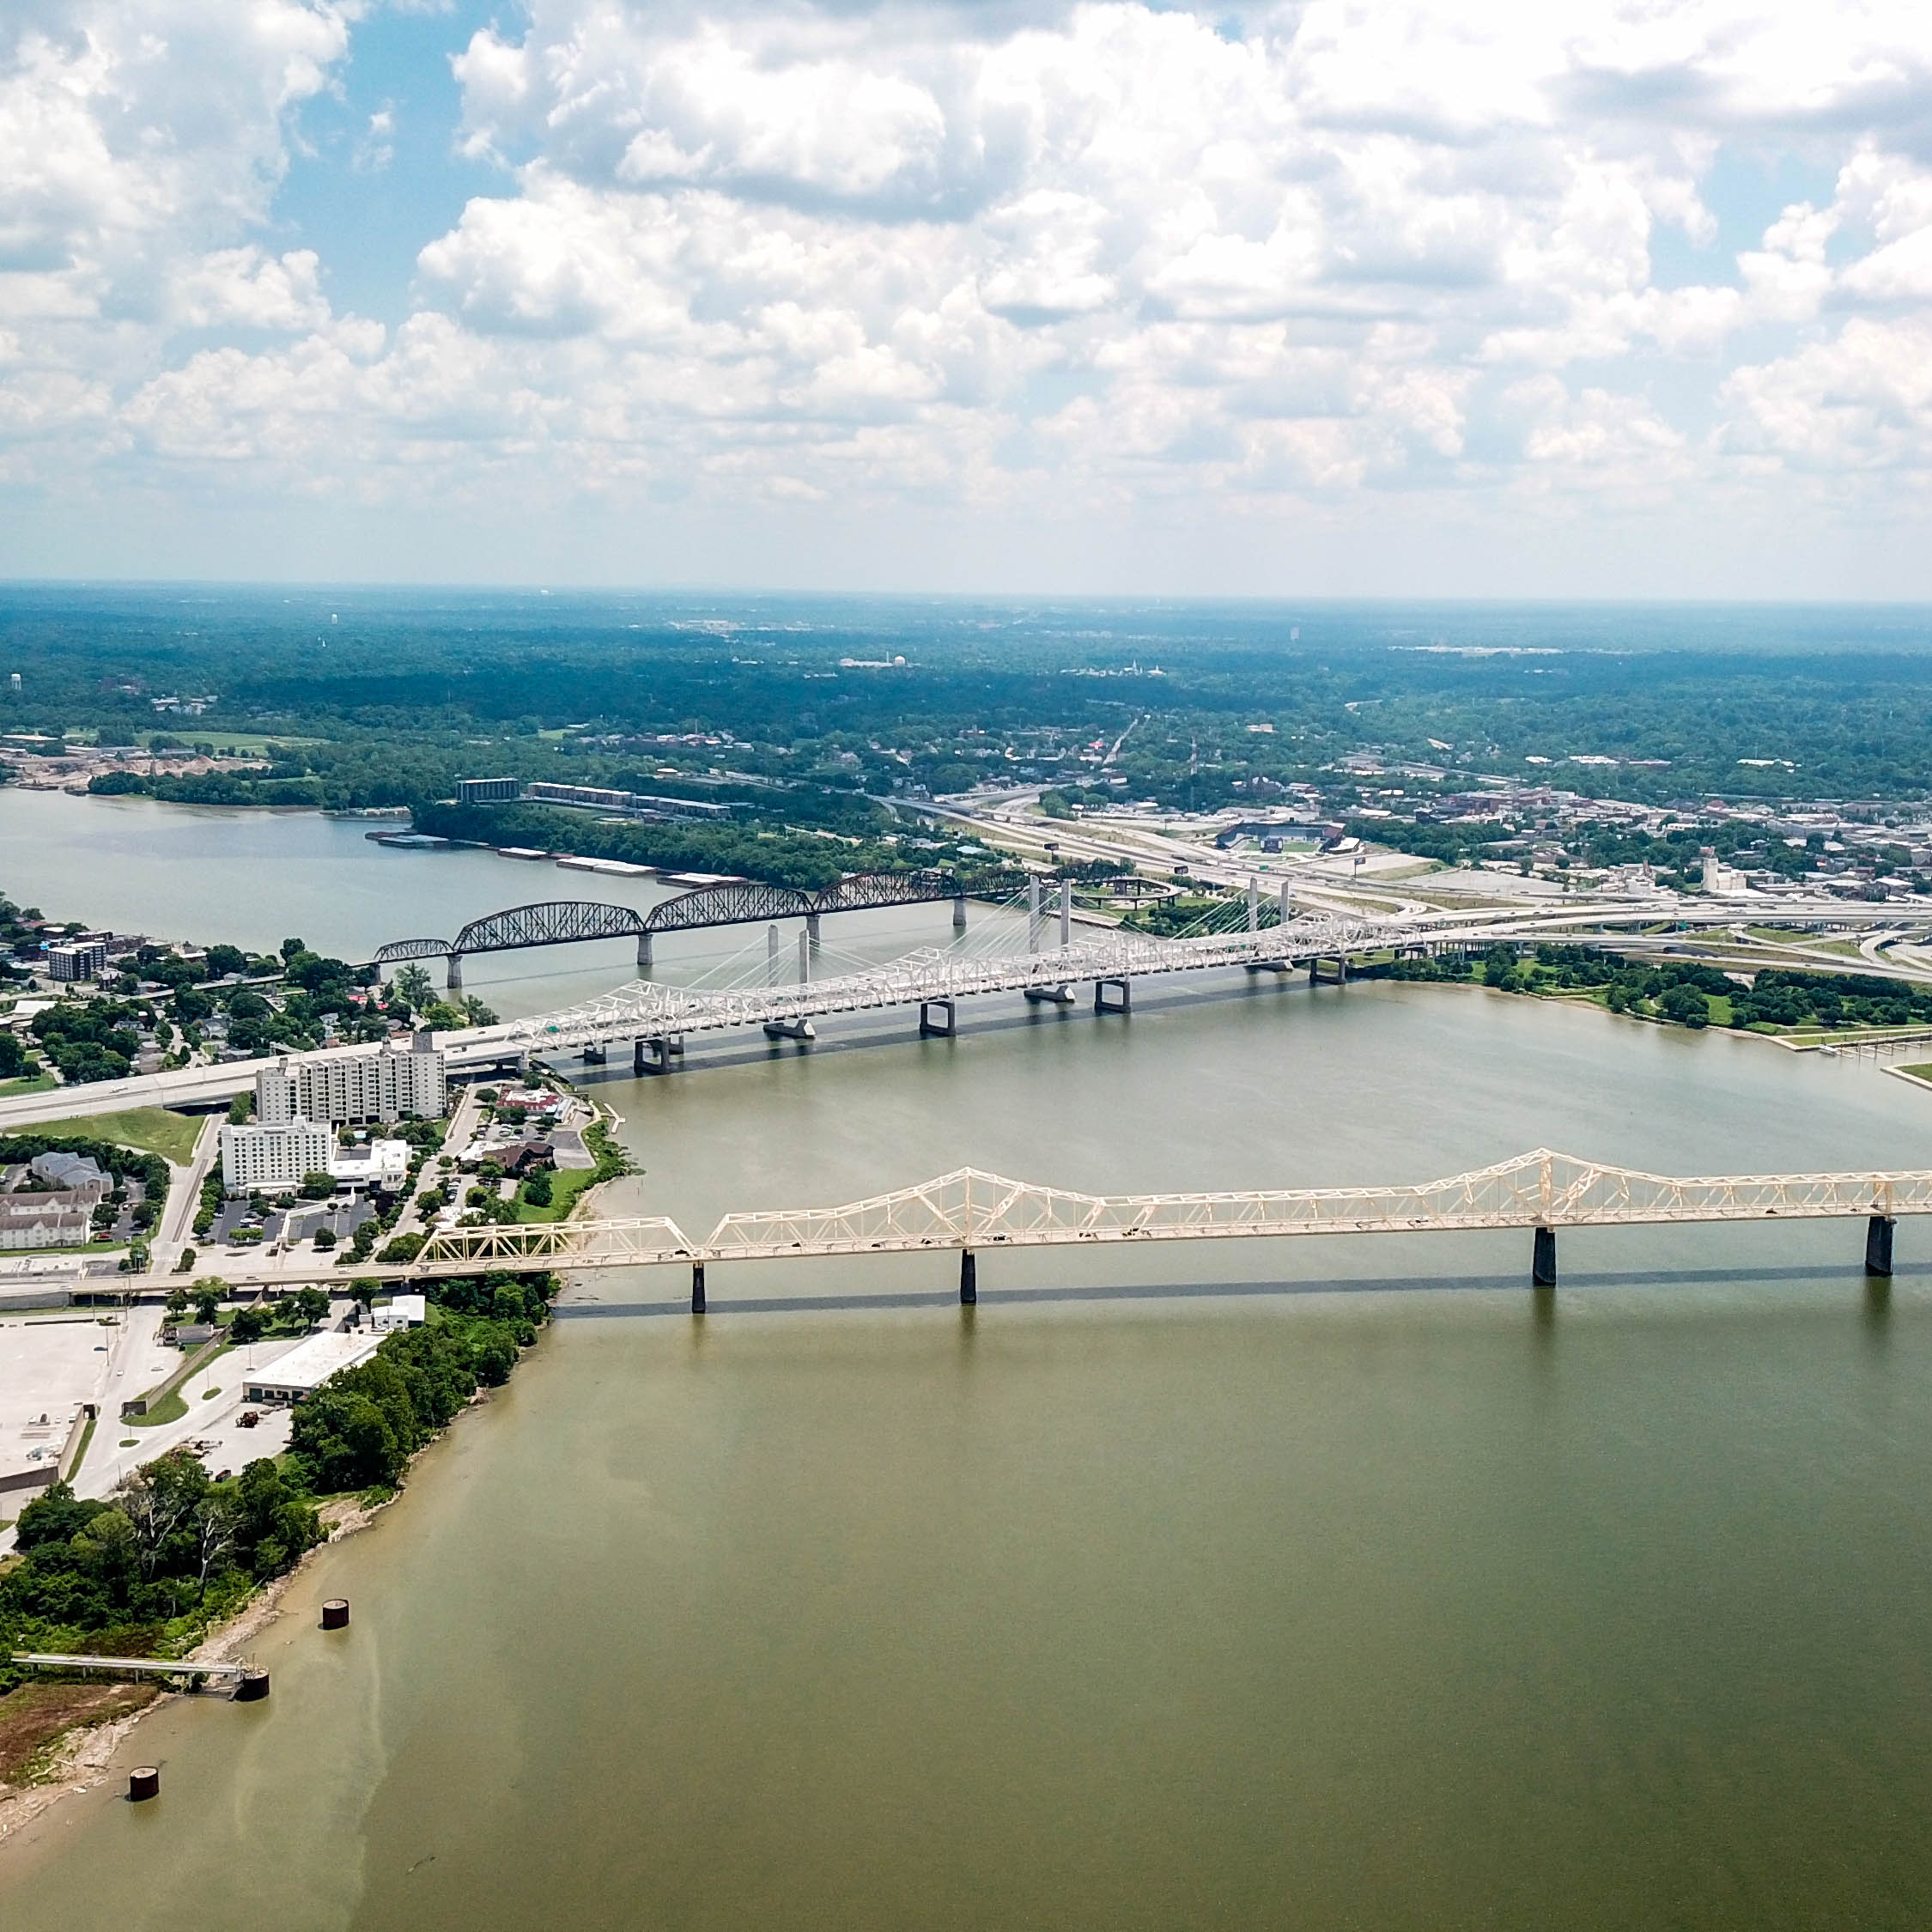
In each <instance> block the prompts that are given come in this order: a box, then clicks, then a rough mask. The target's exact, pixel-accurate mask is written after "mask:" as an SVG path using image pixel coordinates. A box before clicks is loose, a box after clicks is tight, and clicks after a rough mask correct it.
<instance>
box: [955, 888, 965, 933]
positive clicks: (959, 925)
mask: <svg viewBox="0 0 1932 1932" xmlns="http://www.w3.org/2000/svg"><path fill="white" fill-rule="evenodd" d="M952 929H953V931H954V932H955V933H963V932H964V931H965V930H966V895H965V894H964V893H963V892H962V893H961V894H960V895H959V896H958V897H957V898H956V899H955V900H954V901H953V902H952Z"/></svg>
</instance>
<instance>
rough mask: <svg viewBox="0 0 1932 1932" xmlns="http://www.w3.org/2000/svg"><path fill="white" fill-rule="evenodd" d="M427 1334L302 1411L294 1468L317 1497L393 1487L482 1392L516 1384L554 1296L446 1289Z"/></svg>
mask: <svg viewBox="0 0 1932 1932" xmlns="http://www.w3.org/2000/svg"><path fill="white" fill-rule="evenodd" d="M432 1292H434V1294H435V1296H436V1298H437V1301H438V1303H439V1304H440V1308H441V1309H442V1316H441V1318H440V1319H439V1320H437V1321H432V1322H431V1323H430V1324H429V1325H428V1327H422V1328H410V1329H405V1330H403V1331H401V1332H399V1333H398V1334H393V1335H389V1336H386V1338H385V1339H384V1340H383V1343H382V1346H381V1347H380V1348H379V1349H378V1350H377V1351H376V1352H375V1354H374V1357H373V1358H371V1359H370V1360H368V1361H367V1362H365V1363H362V1364H361V1365H360V1366H358V1367H356V1368H353V1369H345V1370H343V1371H342V1372H341V1373H340V1374H339V1375H335V1376H331V1377H330V1378H329V1380H328V1381H327V1382H325V1383H324V1384H323V1386H322V1387H321V1388H319V1389H318V1390H317V1391H316V1392H315V1394H313V1395H312V1396H311V1397H310V1398H309V1399H308V1400H307V1401H306V1402H304V1403H303V1404H302V1405H301V1407H300V1408H299V1409H297V1410H296V1412H295V1432H294V1435H293V1437H291V1439H290V1442H289V1470H290V1472H291V1473H292V1474H293V1475H294V1476H295V1479H297V1480H298V1481H300V1482H301V1483H302V1484H303V1485H304V1486H306V1487H308V1488H311V1489H313V1490H315V1491H317V1492H319V1493H329V1492H335V1491H339V1490H346V1489H368V1488H374V1487H379V1486H387V1485H392V1484H393V1483H394V1482H395V1481H396V1479H397V1478H398V1476H399V1475H400V1474H401V1473H402V1471H403V1467H404V1464H405V1463H407V1462H408V1461H409V1459H410V1457H411V1456H412V1455H415V1454H416V1451H417V1450H418V1449H422V1447H423V1445H424V1444H425V1443H428V1441H429V1440H430V1438H431V1437H434V1435H435V1434H436V1433H437V1431H440V1430H441V1429H442V1428H444V1427H445V1426H446V1425H447V1424H448V1423H449V1421H450V1419H452V1418H453V1416H454V1415H456V1413H458V1412H459V1410H460V1409H461V1408H462V1407H463V1406H464V1404H465V1402H467V1401H468V1400H470V1398H471V1396H472V1395H474V1394H476V1392H477V1388H478V1387H479V1385H480V1386H482V1387H485V1388H495V1387H497V1386H498V1385H499V1384H500V1383H501V1382H507V1380H508V1379H509V1375H510V1371H511V1370H512V1369H513V1368H514V1367H515V1366H516V1360H517V1353H518V1351H519V1349H523V1348H527V1347H528V1346H530V1344H531V1343H532V1342H533V1341H534V1340H536V1339H537V1329H538V1324H540V1323H541V1322H543V1321H545V1320H547V1319H548V1317H549V1313H550V1303H549V1298H548V1297H549V1292H550V1291H549V1287H548V1285H547V1284H544V1283H529V1284H526V1283H524V1282H520V1281H518V1280H515V1279H511V1278H509V1277H486V1278H485V1279H483V1281H481V1282H475V1283H471V1282H444V1283H439V1284H437V1285H435V1286H434V1289H433V1290H432Z"/></svg>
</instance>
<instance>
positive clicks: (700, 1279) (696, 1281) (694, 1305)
mask: <svg viewBox="0 0 1932 1932" xmlns="http://www.w3.org/2000/svg"><path fill="white" fill-rule="evenodd" d="M691 1313H692V1314H693V1315H702V1314H703V1313H704V1263H703V1262H702V1261H693V1262H692V1263H691Z"/></svg>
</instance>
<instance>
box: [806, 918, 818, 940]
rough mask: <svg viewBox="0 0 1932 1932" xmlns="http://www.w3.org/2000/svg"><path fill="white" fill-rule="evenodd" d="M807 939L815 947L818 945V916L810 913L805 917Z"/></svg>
mask: <svg viewBox="0 0 1932 1932" xmlns="http://www.w3.org/2000/svg"><path fill="white" fill-rule="evenodd" d="M805 938H806V939H808V940H809V941H810V942H811V944H812V945H817V944H818V914H817V913H815V912H808V913H807V914H805Z"/></svg>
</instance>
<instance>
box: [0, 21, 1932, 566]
mask: <svg viewBox="0 0 1932 1932" xmlns="http://www.w3.org/2000/svg"><path fill="white" fill-rule="evenodd" d="M1928 125H1932V9H1925V8H1924V7H1923V6H1922V5H1917V4H1913V5H1906V4H1902V3H1894V0H1859V3H1855V4H1854V3H1845V0H1832V3H1827V4H1825V5H1822V6H1819V7H1814V8H1812V9H1805V10H1802V11H1801V10H1799V9H1789V8H1780V7H1775V6H1769V5H1764V4H1754V3H1751V0H1694V3H1686V4H1679V5H1674V6H1668V7H1664V8H1661V9H1660V8H1658V7H1656V6H1655V5H1652V4H1649V3H1639V0H1571V3H1570V4H1567V5H1566V6H1565V7H1564V8H1562V9H1550V8H1548V7H1547V6H1546V5H1533V4H1529V3H1528V0H1523V3H1520V4H1519V3H1517V0H1494V3H1492V4H1491V5H1490V6H1488V7H1485V8H1482V9H1471V8H1469V7H1468V6H1467V5H1466V4H1463V3H1461V0H1302V3H1298V4H1291V5H1284V6H1281V7H1279V8H1260V9H1253V10H1249V11H1247V12H1243V13H1239V14H1234V15H1230V14H1229V13H1228V12H1227V11H1226V10H1225V9H1214V10H1212V11H1206V10H1204V11H1201V12H1200V13H1196V12H1194V11H1192V10H1190V9H1186V8H1179V7H1170V8H1163V9H1150V8H1148V7H1145V6H1142V5H1138V4H1129V3H1126V0H1084V3H1082V4H1078V5H1073V4H1067V3H1065V0H990V3H981V4H960V5H951V6H946V5H930V4H897V5H868V4H866V0H837V3H836V4H829V3H814V0H788V4H787V6H786V7H784V8H783V9H779V8H774V7H769V6H758V5H753V4H748V3H744V0H677V3H659V4H655V5H651V6H646V5H643V4H641V3H638V0H528V3H527V4H523V5H514V4H506V5H502V6H497V7H485V6H479V5H476V4H473V3H469V0H452V3H450V4H448V5H446V6H442V7H440V8H439V7H437V6H435V5H434V4H423V3H416V4H410V5H406V6H404V5H395V4H388V3H385V0H16V3H15V7H13V8H11V9H9V11H8V15H7V21H6V23H5V24H3V25H0V574H10V575H17V576H33V575H131V576H146V575H172V574H183V575H200V576H212V577H234V578H270V579H273V578H277V577H281V578H289V577H296V578H305V579H317V578H324V579H328V578H342V579H351V578H355V579H380V580H434V581H459V582H463V581H473V582H495V581H519V582H559V583H562V582H584V583H638V584H651V583H691V582H704V583H716V584H732V585H740V586H788V585H798V586H819V587H828V588H841V587H851V588H874V587H876V588H894V589H913V590H917V589H921V588H933V589H987V590H1022V591H1024V590H1036V589H1038V590H1060V591H1094V592H1109V591H1117V592H1176V593H1189V594H1198V593H1206V592H1216V591H1225V592H1231V593H1240V594H1247V593H1257V592H1260V593H1266V592H1292V593H1297V594H1418V595H1429V594H1473V595H1508V594H1522V595H1530V596H1548V595H1564V594H1576V595H1592V596H1603V595H1609V596H1617V595H1640V596H1714V597H1722V596H1772V597H1846V596H1852V597H1877V598H1895V597H1921V596H1928V595H1932V542H1928V541H1927V537H1928V531H1927V527H1926V526H1927V520H1928V517H1927V510H1928V489H1929V488H1932V376H1929V375H1928V374H1927V372H1928V370H1929V369H1932V313H1929V306H1928V305H1929V304H1932V156H1928V155H1927V153H1926V152H1925V146H1926V143H1925V137H1924V130H1925V128H1926V127H1927V126H1928Z"/></svg>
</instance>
